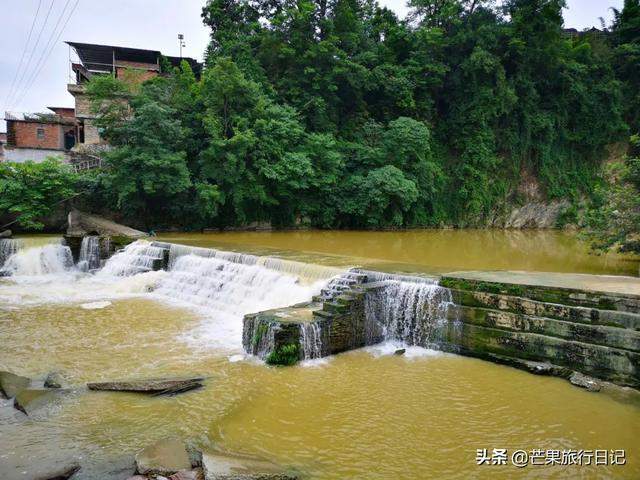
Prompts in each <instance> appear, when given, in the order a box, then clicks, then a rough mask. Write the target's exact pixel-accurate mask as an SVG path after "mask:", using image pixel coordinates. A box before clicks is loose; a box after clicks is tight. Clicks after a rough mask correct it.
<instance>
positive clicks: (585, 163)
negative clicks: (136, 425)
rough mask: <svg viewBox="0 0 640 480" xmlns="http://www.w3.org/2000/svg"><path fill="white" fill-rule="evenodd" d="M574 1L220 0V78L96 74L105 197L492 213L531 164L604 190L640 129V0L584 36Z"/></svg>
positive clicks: (160, 206)
mask: <svg viewBox="0 0 640 480" xmlns="http://www.w3.org/2000/svg"><path fill="white" fill-rule="evenodd" d="M563 6H564V1H563V0H506V1H504V2H502V5H501V6H500V7H497V6H495V5H494V4H493V2H491V1H488V0H411V2H410V7H411V14H410V15H409V18H408V19H407V20H399V19H398V18H397V17H396V15H395V14H394V13H393V12H392V11H390V10H388V9H386V8H381V7H380V6H379V5H378V4H377V3H376V2H375V0H331V1H327V0H298V1H296V2H291V1H283V0H272V1H269V2H265V1H262V0H209V1H208V2H207V4H206V6H205V7H204V9H203V20H204V22H205V24H206V25H208V26H209V27H210V28H211V42H210V45H209V47H208V50H207V58H206V68H205V70H204V72H203V74H202V77H201V78H199V79H197V78H196V77H195V76H194V74H193V72H192V71H191V69H190V68H189V66H188V65H187V64H186V62H183V65H182V67H181V69H176V70H175V71H174V72H172V73H170V74H168V75H165V76H163V77H159V78H155V79H152V80H150V81H148V82H145V83H144V84H143V85H142V86H141V87H139V88H136V89H133V88H129V87H127V84H125V83H122V82H119V81H116V80H114V79H112V78H108V77H102V78H100V77H98V78H96V79H95V80H93V81H92V84H91V86H90V89H89V91H90V94H91V96H92V99H93V102H94V108H95V109H96V111H98V113H100V119H99V124H100V127H101V128H102V129H103V135H104V136H105V138H106V139H107V140H108V141H109V143H110V144H111V145H112V146H113V147H114V149H113V150H112V151H111V152H110V153H109V154H108V155H107V164H108V166H109V168H108V169H106V170H105V172H104V173H103V174H102V175H101V176H100V177H99V178H97V179H96V180H95V183H94V186H95V191H96V192H100V193H96V195H100V198H101V199H103V200H104V201H106V202H107V204H108V203H109V202H110V203H111V205H113V207H114V208H116V209H118V210H120V211H121V212H123V213H124V214H126V215H128V216H129V217H130V218H133V219H144V221H145V222H146V223H147V225H148V226H150V227H151V226H155V227H156V228H158V227H161V226H163V225H176V226H181V227H183V228H203V227H223V226H231V225H247V224H250V223H252V222H263V221H267V222H271V223H272V224H273V225H275V226H289V225H294V224H303V225H311V226H317V227H338V228H386V227H406V226H438V225H445V224H448V225H451V224H455V225H460V226H465V225H486V224H489V223H490V222H491V220H492V219H493V218H494V217H495V216H496V215H497V214H499V213H500V211H501V210H502V209H504V208H506V207H507V206H508V205H510V204H513V203H517V202H518V201H521V200H522V199H521V198H520V195H521V194H520V193H519V192H521V191H524V190H531V188H530V187H531V186H526V185H525V187H526V188H523V185H522V184H523V182H532V183H533V189H535V190H537V191H538V194H539V195H541V196H542V197H546V198H554V197H569V198H573V199H578V198H581V197H584V196H588V195H591V192H592V191H593V186H594V184H595V183H597V177H598V174H599V171H600V165H601V162H602V160H603V158H604V156H605V147H606V146H607V145H609V144H612V143H614V142H617V141H621V140H624V138H626V136H627V135H628V133H629V131H630V130H632V131H635V130H637V129H638V117H637V115H638V111H639V110H640V108H638V105H639V103H638V102H639V100H638V98H639V97H638V95H639V93H638V92H639V91H640V89H639V88H638V84H637V82H638V78H640V75H639V74H638V65H639V63H638V62H639V58H640V54H639V52H640V47H639V41H638V31H639V28H638V21H639V20H638V19H639V18H640V15H639V13H638V12H639V11H640V7H639V6H638V0H627V1H626V2H625V8H624V9H623V10H622V11H621V12H618V13H617V14H616V20H615V22H614V24H613V26H612V27H611V31H610V32H609V31H607V32H605V33H604V34H597V33H585V34H582V35H579V36H577V37H570V36H567V35H565V34H564V33H563V30H562V26H563V25H562V16H561V9H562V7H563ZM118 99H120V100H118ZM122 99H126V100H127V101H123V100H122ZM105 100H108V101H105Z"/></svg>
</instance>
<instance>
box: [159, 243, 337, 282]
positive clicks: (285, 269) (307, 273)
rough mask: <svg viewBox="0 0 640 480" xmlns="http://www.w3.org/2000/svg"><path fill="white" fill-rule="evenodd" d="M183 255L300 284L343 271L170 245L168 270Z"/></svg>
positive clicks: (290, 261) (326, 277) (279, 259)
mask: <svg viewBox="0 0 640 480" xmlns="http://www.w3.org/2000/svg"><path fill="white" fill-rule="evenodd" d="M185 255H195V256H198V257H204V258H216V259H219V260H225V261H228V262H231V263H238V264H242V265H257V266H261V267H264V268H266V269H269V270H275V271H278V272H280V273H283V274H289V275H293V276H295V277H297V278H298V279H299V280H300V281H301V282H304V283H309V282H311V283H313V282H315V281H323V282H324V281H327V280H328V279H330V278H331V277H334V276H337V275H341V274H343V273H344V269H341V268H336V267H327V266H323V265H316V264H313V263H303V262H296V261H293V260H286V259H282V258H275V257H260V256H257V255H251V254H247V253H238V252H227V251H224V250H216V249H212V248H200V247H189V246H186V245H177V244H171V250H170V255H169V269H172V268H173V266H174V264H175V263H176V262H177V261H178V259H179V258H181V257H182V256H185Z"/></svg>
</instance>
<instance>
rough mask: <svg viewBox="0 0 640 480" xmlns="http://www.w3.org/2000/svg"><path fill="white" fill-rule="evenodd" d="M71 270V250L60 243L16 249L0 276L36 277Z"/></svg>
mask: <svg viewBox="0 0 640 480" xmlns="http://www.w3.org/2000/svg"><path fill="white" fill-rule="evenodd" d="M72 268H73V257H72V255H71V250H70V249H69V247H67V246H66V245H62V244H61V243H50V244H46V245H43V246H40V247H30V248H18V249H17V250H16V251H15V253H13V254H12V255H11V256H9V257H8V258H7V259H6V261H5V262H4V265H3V266H2V268H1V269H0V274H2V275H11V276H37V275H48V274H56V273H63V272H66V271H68V270H70V269H72Z"/></svg>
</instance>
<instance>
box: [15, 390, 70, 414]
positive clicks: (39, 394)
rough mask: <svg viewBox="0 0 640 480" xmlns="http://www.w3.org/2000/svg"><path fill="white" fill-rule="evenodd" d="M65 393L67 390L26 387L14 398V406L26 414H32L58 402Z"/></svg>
mask: <svg viewBox="0 0 640 480" xmlns="http://www.w3.org/2000/svg"><path fill="white" fill-rule="evenodd" d="M65 393H67V392H66V391H65V390H59V389H55V390H51V389H44V388H25V389H23V390H20V392H18V394H17V395H16V397H15V398H14V400H13V406H14V407H15V408H16V409H18V410H20V411H21V412H23V413H25V414H27V415H31V414H33V413H34V412H35V411H36V410H39V409H41V408H45V407H48V406H49V405H52V404H54V403H56V402H57V401H58V400H59V399H60V398H61V397H62V396H63V395H64V394H65Z"/></svg>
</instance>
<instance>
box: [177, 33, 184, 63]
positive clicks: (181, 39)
mask: <svg viewBox="0 0 640 480" xmlns="http://www.w3.org/2000/svg"><path fill="white" fill-rule="evenodd" d="M178 43H179V44H180V58H182V47H186V44H185V43H184V35H183V34H181V33H179V34H178Z"/></svg>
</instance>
